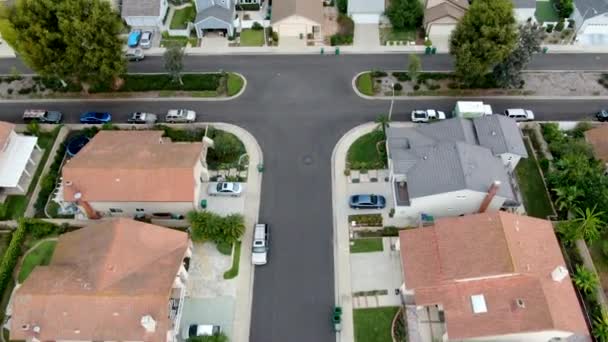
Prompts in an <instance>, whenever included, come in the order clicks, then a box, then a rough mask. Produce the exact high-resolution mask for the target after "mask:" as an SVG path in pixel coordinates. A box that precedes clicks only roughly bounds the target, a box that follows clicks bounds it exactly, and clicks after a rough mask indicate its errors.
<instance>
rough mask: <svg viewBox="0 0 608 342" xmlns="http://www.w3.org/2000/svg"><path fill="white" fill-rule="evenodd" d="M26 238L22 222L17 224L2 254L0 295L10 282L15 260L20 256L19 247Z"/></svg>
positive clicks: (25, 228) (25, 229)
mask: <svg viewBox="0 0 608 342" xmlns="http://www.w3.org/2000/svg"><path fill="white" fill-rule="evenodd" d="M26 236H27V225H26V224H25V222H24V221H20V222H19V227H17V229H16V230H15V231H14V232H13V238H12V239H11V243H10V244H9V245H8V248H7V249H6V251H5V252H4V256H3V257H2V261H1V262H0V293H4V291H5V290H6V286H7V285H8V283H9V282H10V281H11V278H12V276H13V271H14V269H15V266H16V265H17V260H18V259H19V256H20V255H21V245H23V241H25V238H26Z"/></svg>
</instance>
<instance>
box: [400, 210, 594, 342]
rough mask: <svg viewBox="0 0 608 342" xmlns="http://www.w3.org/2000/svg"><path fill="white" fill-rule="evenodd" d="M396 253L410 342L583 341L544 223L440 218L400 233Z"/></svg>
mask: <svg viewBox="0 0 608 342" xmlns="http://www.w3.org/2000/svg"><path fill="white" fill-rule="evenodd" d="M397 248H398V249H399V250H400V253H401V263H402V267H403V276H404V283H403V285H402V287H401V291H400V292H401V294H402V296H403V300H404V302H405V303H406V310H407V312H408V320H407V322H408V323H407V324H408V329H407V330H408V334H410V336H409V338H410V340H413V341H425V340H431V339H432V340H435V338H436V339H437V340H441V341H526V342H547V341H590V335H589V331H588V329H587V324H586V322H585V318H584V316H583V311H582V310H581V306H580V304H579V301H578V299H577V296H576V293H575V290H574V286H573V285H572V279H571V278H570V275H569V272H568V269H567V266H566V263H565V261H564V258H563V256H562V253H561V249H560V246H559V244H558V242H557V239H556V237H555V233H554V230H553V225H552V224H551V222H549V221H547V220H541V219H537V218H533V217H528V216H521V215H517V214H512V213H507V212H503V211H497V212H492V213H482V214H476V215H468V216H464V217H450V218H442V219H439V220H437V221H435V223H434V225H432V226H429V227H421V228H415V229H407V230H402V231H400V233H399V243H398V246H397ZM429 317H433V319H429ZM431 336H432V337H434V338H431ZM425 337H426V338H425Z"/></svg>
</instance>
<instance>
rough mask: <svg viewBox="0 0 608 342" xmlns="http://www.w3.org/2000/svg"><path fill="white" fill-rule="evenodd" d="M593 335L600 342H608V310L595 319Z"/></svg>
mask: <svg viewBox="0 0 608 342" xmlns="http://www.w3.org/2000/svg"><path fill="white" fill-rule="evenodd" d="M592 333H593V336H595V338H596V339H597V340H598V341H599V342H608V312H606V310H602V311H601V313H600V314H599V315H597V316H595V318H594V319H593V329H592Z"/></svg>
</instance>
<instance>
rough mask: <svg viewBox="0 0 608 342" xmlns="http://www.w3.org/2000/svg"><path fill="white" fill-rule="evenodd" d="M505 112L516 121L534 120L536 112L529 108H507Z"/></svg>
mask: <svg viewBox="0 0 608 342" xmlns="http://www.w3.org/2000/svg"><path fill="white" fill-rule="evenodd" d="M504 114H505V116H508V117H510V118H511V119H513V120H515V121H532V120H534V113H533V112H532V111H531V110H529V109H521V108H511V109H506V110H505V112H504Z"/></svg>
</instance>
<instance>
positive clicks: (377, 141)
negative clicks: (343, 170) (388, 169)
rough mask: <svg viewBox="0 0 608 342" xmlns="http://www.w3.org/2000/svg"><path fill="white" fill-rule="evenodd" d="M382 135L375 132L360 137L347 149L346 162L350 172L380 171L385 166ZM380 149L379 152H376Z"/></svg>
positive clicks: (378, 131)
mask: <svg viewBox="0 0 608 342" xmlns="http://www.w3.org/2000/svg"><path fill="white" fill-rule="evenodd" d="M383 141H384V134H383V133H382V131H381V130H375V131H373V132H371V133H368V134H366V135H364V136H361V137H360V138H359V139H357V140H355V142H354V143H353V144H352V145H351V146H350V148H349V149H348V154H347V156H346V162H347V165H348V167H349V168H350V169H351V170H371V169H381V168H384V167H385V166H386V153H385V152H384V150H385V146H384V143H383ZM378 149H380V152H378Z"/></svg>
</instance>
